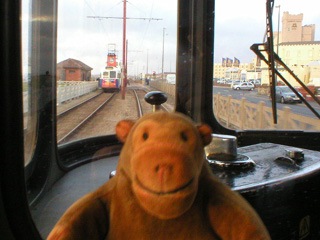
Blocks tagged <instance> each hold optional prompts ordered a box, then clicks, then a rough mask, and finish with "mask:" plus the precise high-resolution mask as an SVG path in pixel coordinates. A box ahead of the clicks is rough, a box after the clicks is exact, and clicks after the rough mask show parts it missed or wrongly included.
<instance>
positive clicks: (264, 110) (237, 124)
mask: <svg viewBox="0 0 320 240" xmlns="http://www.w3.org/2000/svg"><path fill="white" fill-rule="evenodd" d="M213 98H214V106H213V107H214V114H215V116H216V118H217V119H218V120H219V121H220V122H222V123H224V124H225V126H227V127H230V128H235V129H288V130H306V131H319V130H320V122H319V119H316V118H310V117H305V116H302V115H298V114H294V113H292V112H291V110H290V107H287V106H286V107H284V108H283V110H278V111H277V113H278V124H273V117H272V108H271V107H266V106H265V102H262V101H261V102H260V103H258V104H256V103H249V102H247V101H246V99H245V98H243V99H241V100H236V99H233V98H232V97H231V96H228V97H223V96H221V94H220V93H218V94H216V95H214V96H213Z"/></svg>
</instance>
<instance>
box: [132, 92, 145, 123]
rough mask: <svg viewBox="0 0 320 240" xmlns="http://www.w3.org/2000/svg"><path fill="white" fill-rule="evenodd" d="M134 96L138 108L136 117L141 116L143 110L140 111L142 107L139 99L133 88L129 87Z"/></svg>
mask: <svg viewBox="0 0 320 240" xmlns="http://www.w3.org/2000/svg"><path fill="white" fill-rule="evenodd" d="M131 90H132V91H133V93H134V95H135V97H136V102H137V109H138V118H141V117H142V116H143V111H142V107H141V102H140V99H139V97H138V94H137V91H136V90H135V89H131Z"/></svg>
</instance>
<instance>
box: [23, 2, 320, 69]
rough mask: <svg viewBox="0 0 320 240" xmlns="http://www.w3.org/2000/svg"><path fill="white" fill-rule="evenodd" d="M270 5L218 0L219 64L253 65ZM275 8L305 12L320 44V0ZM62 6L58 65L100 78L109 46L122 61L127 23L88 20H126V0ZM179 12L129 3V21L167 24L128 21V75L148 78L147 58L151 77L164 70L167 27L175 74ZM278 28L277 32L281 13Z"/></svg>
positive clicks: (168, 58)
mask: <svg viewBox="0 0 320 240" xmlns="http://www.w3.org/2000/svg"><path fill="white" fill-rule="evenodd" d="M24 1H27V0H24ZM265 3H266V1H265V0H242V1H239V0H233V1H230V0H229V1H225V0H216V9H215V50H214V51H215V52H214V60H215V62H221V58H222V57H229V58H233V57H236V58H238V59H240V61H241V63H246V62H252V58H253V57H255V55H254V54H253V53H252V52H251V51H250V49H249V48H250V46H251V45H252V44H253V43H261V42H262V40H263V35H264V32H265V22H266V20H265V19H266V14H265V12H266V10H265ZM302 3H303V4H302ZM275 5H280V6H281V17H282V13H283V11H288V12H289V13H290V14H299V13H304V19H303V25H307V24H316V37H315V40H320V34H319V30H320V29H319V28H320V14H319V13H318V12H319V11H314V8H315V7H316V8H317V7H318V6H319V0H304V1H300V0H276V1H275ZM307 5H308V6H307ZM58 6H59V9H58V62H60V61H63V60H65V59H68V58H75V59H77V60H80V61H82V62H84V63H85V64H87V65H89V66H90V67H92V68H93V71H92V73H93V74H98V73H100V71H101V69H102V68H104V66H105V64H106V59H107V53H108V44H111V43H115V44H116V47H117V50H118V56H119V59H120V60H122V32H123V22H122V20H121V19H93V18H88V16H101V17H122V16H123V1H122V0H119V1H117V0H113V1H111V0H60V1H59V3H58ZM310 6H312V7H311V8H310ZM176 13H177V1H176V0H161V1H159V0H157V1H155V0H129V2H127V17H128V18H130V17H131V18H160V19H162V20H159V21H156V20H135V19H128V20H127V39H128V43H129V47H128V73H129V74H138V73H146V71H147V69H146V68H147V55H148V72H149V73H152V71H156V72H161V71H162V69H161V68H162V48H163V28H165V37H164V50H165V52H164V60H165V61H164V62H165V63H164V71H165V72H169V71H172V72H174V71H175V70H176V69H175V63H176V42H177V38H176V35H177V30H176V29H177V15H176ZM280 19H281V18H280ZM280 22H281V20H280ZM273 23H274V30H275V31H276V30H277V26H278V25H277V24H278V9H277V8H276V9H275V14H274V22H273ZM280 30H281V25H280Z"/></svg>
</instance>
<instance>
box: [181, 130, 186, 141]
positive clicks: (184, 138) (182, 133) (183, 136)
mask: <svg viewBox="0 0 320 240" xmlns="http://www.w3.org/2000/svg"><path fill="white" fill-rule="evenodd" d="M180 137H181V139H182V140H183V141H184V142H187V141H188V136H187V134H186V133H185V132H181V133H180Z"/></svg>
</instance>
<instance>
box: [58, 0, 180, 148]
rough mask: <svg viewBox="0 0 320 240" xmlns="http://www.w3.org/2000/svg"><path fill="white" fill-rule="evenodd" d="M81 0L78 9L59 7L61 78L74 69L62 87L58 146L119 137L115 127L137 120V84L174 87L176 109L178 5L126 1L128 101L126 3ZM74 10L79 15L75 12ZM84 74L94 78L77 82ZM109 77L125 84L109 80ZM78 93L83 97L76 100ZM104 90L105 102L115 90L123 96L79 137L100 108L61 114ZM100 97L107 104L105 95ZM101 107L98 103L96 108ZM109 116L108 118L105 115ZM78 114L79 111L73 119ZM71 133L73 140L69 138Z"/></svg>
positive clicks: (63, 4)
mask: <svg viewBox="0 0 320 240" xmlns="http://www.w3.org/2000/svg"><path fill="white" fill-rule="evenodd" d="M80 2H81V4H77V6H76V8H75V6H74V4H72V1H59V4H58V30H57V31H58V34H57V74H58V75H59V74H61V72H62V71H63V70H64V68H66V69H69V71H67V73H66V74H65V75H66V76H65V81H64V85H59V86H58V89H57V92H58V95H57V102H58V105H57V115H58V122H57V141H58V145H61V144H64V143H67V142H72V141H76V140H79V139H84V138H88V137H95V136H101V135H110V134H114V133H115V125H116V123H117V122H118V121H119V120H121V119H123V118H131V119H137V115H138V111H137V110H136V105H135V102H136V100H135V96H134V94H133V92H132V90H131V89H132V86H133V85H138V86H146V87H147V88H146V90H148V91H151V90H160V91H163V90H164V89H170V91H169V92H168V91H167V92H166V94H167V95H168V102H167V104H169V107H168V108H169V109H170V110H172V109H173V108H174V107H173V106H174V90H175V84H174V83H175V63H176V44H177V36H176V35H177V29H176V28H177V2H176V1H174V2H172V1H170V2H169V1H163V2H155V1H142V2H141V1H134V2H133V3H132V4H130V3H127V2H126V4H127V6H126V11H127V17H128V19H127V20H126V37H127V45H128V46H127V47H128V48H127V49H128V51H127V61H126V65H127V81H128V85H127V88H126V94H125V99H123V100H122V99H121V98H122V96H121V94H122V93H121V85H122V84H123V82H122V83H121V81H123V75H124V63H123V49H122V48H123V20H122V19H119V17H120V18H121V16H122V14H123V4H124V3H122V4H118V3H114V4H110V3H109V2H101V1H96V0H93V1H85V0H82V1H80ZM167 4H169V5H167ZM70 6H71V8H72V9H73V12H74V14H73V12H72V13H70V10H69V9H70ZM168 6H170V7H168ZM155 9H157V11H155ZM132 18H135V19H132ZM79 39H81V41H79ZM114 68H116V69H117V70H116V71H115V70H114ZM70 71H74V73H73V74H72V77H71V75H68V74H69V73H70ZM81 71H82V73H85V74H87V75H86V76H89V81H85V82H81V79H78V78H77V76H81V75H79V74H80V72H81ZM119 71H120V73H119ZM170 77H171V78H170ZM103 78H111V79H115V78H117V79H119V80H117V81H114V82H113V81H112V82H108V81H104V80H103ZM169 78H170V79H171V80H170V83H168V81H169ZM97 79H98V80H97ZM100 81H101V82H100ZM80 85H81V86H83V87H84V88H86V89H88V91H85V92H86V93H85V94H82V92H81V93H79V91H78V88H79V86H80ZM167 86H168V87H167ZM73 91H74V92H76V93H74V94H78V93H79V94H80V96H72V94H73ZM103 91H105V93H103V94H102V95H104V98H105V99H107V98H108V96H110V95H111V94H112V93H113V92H115V93H117V94H116V95H115V96H114V97H113V98H112V100H111V101H110V103H109V104H106V105H105V107H104V108H103V109H105V110H103V111H100V112H99V113H97V115H96V116H97V117H96V119H98V118H101V119H103V120H96V121H94V120H92V121H88V122H87V123H85V124H87V128H82V129H81V128H79V130H78V132H77V134H69V133H70V132H71V130H72V129H73V128H74V127H76V126H77V125H78V124H79V123H80V122H81V121H82V120H83V119H85V117H86V116H84V115H86V114H87V115H89V114H90V112H89V111H93V110H94V109H93V108H94V107H93V106H91V107H90V108H89V107H88V108H86V107H83V109H86V111H87V112H86V113H84V112H83V113H81V114H82V117H78V118H77V117H72V116H71V115H72V114H69V116H67V115H65V116H60V114H61V113H62V112H64V111H65V110H67V109H69V108H70V107H71V106H73V105H74V104H75V103H79V102H82V101H85V100H86V99H90V98H91V97H93V96H95V95H98V94H99V93H101V92H103ZM145 94H146V92H143V91H142V90H141V91H139V93H138V97H139V98H140V102H141V104H142V110H143V113H147V112H151V111H152V106H151V105H149V104H147V103H146V102H145V101H144V99H143V96H144V95H145ZM98 98H99V99H100V100H99V101H102V96H99V97H97V99H98ZM97 102H98V100H97ZM73 103H74V104H73ZM100 104H101V103H100ZM100 104H98V103H96V104H95V105H96V108H97V107H98V106H99V105H100ZM83 106H85V105H83ZM75 111H77V110H74V112H75ZM79 111H81V110H80V108H79ZM79 114H80V113H79ZM103 114H104V115H105V116H102V115H103ZM75 115H76V113H75V114H74V115H73V116H75ZM71 118H72V119H71ZM76 121H78V122H76ZM67 122H68V123H67ZM66 123H67V124H66ZM72 123H74V125H72ZM71 125H72V126H71ZM68 128H69V129H68ZM86 129H87V130H86ZM88 129H90V130H88ZM68 134H69V135H68ZM67 135H68V137H65V136H67Z"/></svg>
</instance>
